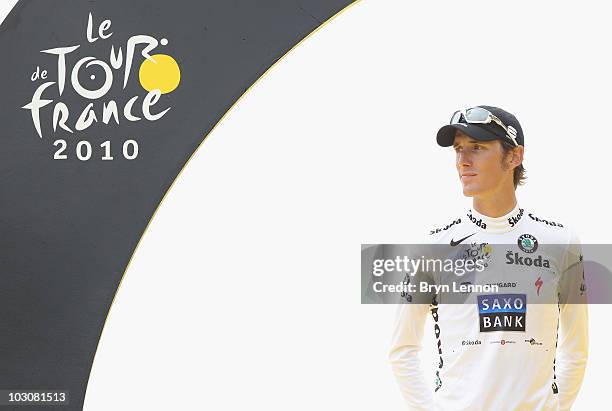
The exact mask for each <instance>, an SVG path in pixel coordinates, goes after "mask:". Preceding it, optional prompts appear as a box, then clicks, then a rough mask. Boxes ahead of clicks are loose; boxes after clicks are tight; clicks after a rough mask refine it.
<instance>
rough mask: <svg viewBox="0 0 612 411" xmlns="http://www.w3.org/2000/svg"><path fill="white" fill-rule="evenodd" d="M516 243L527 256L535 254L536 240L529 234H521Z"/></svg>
mask: <svg viewBox="0 0 612 411" xmlns="http://www.w3.org/2000/svg"><path fill="white" fill-rule="evenodd" d="M517 243H518V246H519V248H520V249H521V251H523V252H525V253H527V254H531V253H535V251H536V250H537V249H538V240H536V238H535V237H534V236H532V235H531V234H523V235H522V236H520V237H519V238H518V240H517Z"/></svg>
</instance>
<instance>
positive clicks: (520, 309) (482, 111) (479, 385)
mask: <svg viewBox="0 0 612 411" xmlns="http://www.w3.org/2000/svg"><path fill="white" fill-rule="evenodd" d="M437 141H438V144H439V145H440V146H443V147H448V146H453V147H454V149H455V152H456V162H455V166H456V169H457V175H458V177H459V180H460V182H461V185H462V187H463V194H464V195H466V196H468V197H472V199H473V202H472V209H471V210H468V211H467V212H466V213H463V214H461V215H459V216H457V217H455V218H453V219H451V220H450V221H448V222H447V223H446V222H445V223H444V224H442V225H441V226H440V227H438V228H435V229H433V230H432V231H431V232H430V239H431V243H432V244H445V247H449V249H453V250H454V249H459V248H460V247H466V249H467V251H468V254H469V252H475V253H476V254H477V255H479V258H482V259H484V260H485V261H486V268H485V269H484V271H483V272H481V273H478V272H476V273H472V274H471V276H469V277H468V276H463V277H461V278H460V280H461V282H462V284H464V283H465V284H471V283H481V284H490V285H496V286H497V287H498V291H497V292H473V293H472V294H470V295H469V296H467V297H465V296H464V300H463V303H461V304H458V303H456V301H453V302H454V303H447V304H445V301H447V302H449V301H451V299H448V298H447V297H445V296H443V295H441V294H439V293H438V294H436V295H434V296H432V298H431V304H423V303H412V301H413V300H412V297H410V296H408V298H406V296H405V295H404V301H403V302H404V304H402V305H401V306H400V307H399V311H398V317H397V321H396V323H395V329H394V333H393V340H392V346H391V349H390V352H389V360H390V362H391V364H392V368H393V371H394V373H395V376H396V379H397V381H398V383H399V386H400V389H401V391H402V394H403V396H404V398H405V400H406V403H407V404H408V406H409V409H412V410H428V411H429V410H445V411H446V410H449V411H459V410H469V411H478V410H483V411H485V410H486V411H490V410H494V411H503V410H569V409H570V408H571V406H572V403H573V402H574V400H575V398H576V396H577V394H578V390H579V388H580V385H581V383H582V379H583V375H584V370H585V366H586V360H587V346H588V340H587V322H588V321H587V305H586V293H585V290H586V287H585V285H584V272H583V268H582V254H581V248H580V245H579V243H578V241H577V239H576V237H575V236H573V234H572V232H571V231H570V230H568V229H567V227H565V225H563V224H561V223H558V222H553V221H551V220H548V219H545V218H541V217H539V216H536V215H535V214H534V213H533V212H531V211H530V210H524V209H523V208H521V207H520V206H519V205H518V203H517V200H516V196H515V190H516V187H517V185H519V184H522V182H523V180H524V169H523V166H522V161H523V153H524V144H525V143H524V136H523V131H522V129H521V126H520V124H519V122H518V120H517V119H516V118H515V117H514V116H513V115H512V114H510V113H508V112H506V111H504V110H502V109H500V108H497V107H491V106H478V107H473V108H471V109H467V110H460V111H457V112H456V113H455V114H454V115H453V117H452V119H451V124H449V125H446V126H444V127H442V128H441V129H440V130H439V131H438V135H437ZM464 255H465V254H464ZM470 255H474V254H470ZM452 274H453V276H455V275H456V274H455V273H452ZM430 275H431V279H432V281H433V282H444V281H443V278H442V277H441V276H440V275H439V274H438V273H430ZM468 280H469V281H468ZM414 301H416V300H414ZM419 301H423V300H419ZM426 301H428V300H426ZM428 314H432V317H433V323H434V330H435V335H436V338H437V354H438V355H437V357H438V361H439V363H438V366H437V370H436V381H435V386H434V387H433V389H432V387H431V386H430V385H429V384H426V382H425V380H424V377H423V372H422V370H421V367H420V364H419V358H418V353H419V351H420V349H421V340H422V337H423V331H424V324H425V319H426V317H427V315H428Z"/></svg>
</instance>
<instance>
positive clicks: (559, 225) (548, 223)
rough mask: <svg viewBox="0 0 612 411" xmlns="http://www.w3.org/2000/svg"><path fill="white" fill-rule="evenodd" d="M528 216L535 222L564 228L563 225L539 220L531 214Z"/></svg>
mask: <svg viewBox="0 0 612 411" xmlns="http://www.w3.org/2000/svg"><path fill="white" fill-rule="evenodd" d="M528 215H529V218H531V219H532V220H533V221H537V222H538V223H544V224H546V225H550V226H553V227H563V224H561V223H555V222H554V221H548V220H544V219H543V218H538V217H536V216H534V215H533V214H531V213H529V214H528Z"/></svg>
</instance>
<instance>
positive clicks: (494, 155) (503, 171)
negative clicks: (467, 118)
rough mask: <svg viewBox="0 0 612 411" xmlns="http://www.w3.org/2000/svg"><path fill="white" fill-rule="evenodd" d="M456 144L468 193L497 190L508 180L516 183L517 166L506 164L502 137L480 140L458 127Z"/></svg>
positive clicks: (456, 161) (458, 162) (484, 192)
mask: <svg viewBox="0 0 612 411" xmlns="http://www.w3.org/2000/svg"><path fill="white" fill-rule="evenodd" d="M453 148H454V149H455V153H456V160H455V165H456V167H457V172H458V173H459V179H460V180H461V184H462V186H463V194H464V195H465V196H467V197H473V196H482V195H486V194H490V193H494V192H495V191H497V189H498V188H499V187H500V186H501V185H502V184H507V183H508V180H509V181H510V183H512V184H513V182H512V179H513V168H511V167H507V166H506V167H504V165H503V164H502V157H503V154H504V153H503V149H502V146H501V143H500V142H499V141H498V140H493V141H478V140H474V139H473V138H471V137H469V136H467V135H465V134H463V133H462V132H461V131H459V130H457V133H456V134H455V142H454V144H453Z"/></svg>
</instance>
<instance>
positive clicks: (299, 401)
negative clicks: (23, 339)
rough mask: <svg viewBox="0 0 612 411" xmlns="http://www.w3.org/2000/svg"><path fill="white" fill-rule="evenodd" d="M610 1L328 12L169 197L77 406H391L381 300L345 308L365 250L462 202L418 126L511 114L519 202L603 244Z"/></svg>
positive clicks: (593, 364) (411, 237) (430, 136)
mask: <svg viewBox="0 0 612 411" xmlns="http://www.w3.org/2000/svg"><path fill="white" fill-rule="evenodd" d="M14 3H16V2H15V1H14V0H11V1H4V2H2V3H0V4H2V6H1V7H2V9H1V10H0V11H1V12H2V14H1V15H0V16H1V17H2V18H4V16H5V15H6V14H7V13H8V11H9V10H10V8H11V7H12V6H13V5H14ZM606 6H607V5H606V3H604V2H590V1H586V2H581V3H580V4H578V3H577V2H573V3H571V4H566V3H563V2H549V1H546V2H544V1H540V2H527V1H513V2H490V1H460V2H457V1H437V2H409V1H391V0H378V1H374V0H363V1H361V2H359V3H357V4H356V5H354V6H352V7H350V8H349V9H347V10H346V11H345V12H343V13H342V14H341V15H339V16H338V17H337V18H335V19H333V20H332V21H331V22H329V23H328V24H326V25H324V26H323V27H322V28H321V29H320V30H318V31H317V32H316V33H314V34H313V35H312V36H310V37H309V38H308V39H307V40H305V41H304V42H303V43H302V44H301V45H299V47H297V48H296V49H294V50H293V51H291V52H290V53H289V54H288V55H287V56H285V58H283V59H282V60H281V61H280V62H279V63H278V64H277V65H275V66H274V67H273V68H272V69H271V70H270V71H269V72H268V73H267V75H265V76H264V77H263V78H262V79H261V80H260V81H259V82H258V83H257V84H256V85H255V86H254V87H253V88H252V89H251V90H250V91H249V92H248V93H247V94H246V95H245V96H244V97H243V98H242V99H241V100H240V101H239V103H238V104H237V105H236V106H235V107H234V108H233V109H232V110H231V111H230V112H229V114H228V115H227V116H226V117H225V118H224V119H223V121H222V122H220V124H219V125H218V126H217V127H216V128H215V129H214V131H213V132H212V133H211V134H210V135H209V137H208V138H207V139H206V142H205V143H204V144H203V145H202V146H201V147H200V149H199V150H198V151H197V152H196V154H195V155H194V156H193V158H192V160H191V161H190V162H189V163H188V165H187V166H186V167H185V169H184V170H183V172H182V174H181V175H180V177H179V179H178V180H177V181H176V183H175V184H174V186H173V187H172V189H171V190H170V192H169V193H168V194H167V196H166V198H165V199H164V201H163V203H162V205H161V206H160V208H159V209H158V211H157V213H156V215H155V217H154V219H153V221H152V222H151V224H150V226H149V227H148V229H147V231H146V233H145V235H144V237H143V239H142V241H141V243H140V245H139V247H138V249H137V251H136V253H135V255H134V256H133V259H132V261H131V264H130V266H129V268H128V270H127V271H126V273H125V276H124V280H123V282H122V284H121V287H120V289H119V291H118V293H117V296H116V299H115V301H114V304H113V307H112V310H111V312H110V314H109V316H108V319H107V323H106V326H105V328H104V332H103V335H102V339H101V341H100V345H99V347H98V353H97V355H96V358H95V362H94V366H93V370H92V373H91V378H90V381H89V388H88V392H87V397H86V402H85V409H86V410H88V411H98V410H99V411H103V410H109V409H113V410H135V409H147V410H167V409H176V410H187V409H189V410H193V409H201V410H204V409H213V410H237V409H267V410H288V409H289V410H313V409H317V410H345V409H352V410H372V409H376V410H401V409H403V405H402V401H401V398H400V393H399V390H398V389H397V387H396V385H395V381H394V379H393V377H392V374H391V370H390V367H389V366H388V364H387V361H386V354H387V347H388V344H389V339H390V331H391V324H392V320H393V315H394V313H395V307H394V306H374V305H360V292H361V290H360V278H359V277H360V261H359V258H360V255H359V249H360V244H361V243H377V242H385V243H394V242H398V243H408V242H411V241H415V239H418V238H420V237H421V236H422V234H423V233H425V232H426V231H428V229H429V228H431V227H433V226H437V225H440V224H442V223H444V224H446V222H447V221H448V220H449V219H450V217H453V216H455V215H457V214H458V213H460V212H461V211H462V210H463V209H464V208H465V207H467V206H469V204H470V202H469V200H468V199H465V198H463V197H462V195H461V191H460V184H459V181H458V179H457V177H456V175H455V173H454V168H453V167H454V166H453V159H454V156H453V154H452V152H451V151H452V150H450V149H442V148H440V147H438V146H437V145H436V144H435V137H434V136H435V133H436V131H437V129H438V127H439V126H441V125H442V124H444V123H445V122H447V121H448V119H449V117H450V114H451V113H452V112H453V111H454V110H455V109H457V108H460V107H467V106H472V105H477V104H489V105H495V106H500V107H503V108H505V109H507V110H508V111H510V112H512V113H514V114H515V115H516V116H517V117H518V118H519V120H520V121H521V123H522V126H523V129H524V132H525V138H526V156H525V163H524V164H525V166H526V168H527V170H528V176H529V180H528V184H527V186H525V187H523V188H519V190H518V197H519V202H520V204H521V205H522V206H523V207H526V208H528V209H530V210H534V211H536V214H537V215H539V216H540V215H541V216H542V217H544V218H549V219H552V220H554V221H562V222H564V223H566V224H567V223H569V225H572V226H573V227H574V228H575V229H576V231H577V232H578V233H579V234H580V237H581V239H582V241H583V243H594V242H607V243H609V242H610V241H611V238H610V234H609V233H610V228H611V227H610V219H609V217H608V216H606V215H605V214H606V213H607V212H608V211H609V202H608V201H607V200H609V199H608V195H607V194H608V192H609V188H608V187H609V183H608V181H607V180H608V176H609V168H608V164H609V158H610V152H611V149H612V144H611V143H610V137H611V135H610V134H611V133H610V131H609V125H608V120H609V118H610V113H609V112H610V107H611V105H610V104H609V102H608V100H609V96H610V95H611V91H612V90H611V88H612V87H611V85H610V81H609V76H610V73H612V66H611V63H610V59H609V50H610V39H611V38H612V27H611V26H610V25H609V20H608V16H609V12H608V10H607V7H606ZM166 121H168V120H166ZM609 312H610V307H609V306H592V307H591V308H590V313H591V317H590V328H591V333H590V335H591V344H590V361H589V364H588V369H587V373H586V377H585V381H584V385H583V388H582V390H581V393H580V395H579V397H578V400H577V402H576V405H575V407H574V409H575V410H592V409H599V408H601V404H603V401H605V400H606V399H607V395H606V389H607V378H606V372H607V371H608V370H607V365H608V364H609V363H610V357H609V352H608V350H607V344H606V341H607V340H608V339H609V334H610V333H609V327H608V323H609ZM433 337H434V336H433V329H432V330H431V332H429V333H428V339H427V340H426V341H425V342H424V343H425V345H426V346H427V347H428V348H427V349H426V350H425V352H424V353H423V356H424V357H423V358H424V362H425V364H432V369H433V364H434V363H435V362H436V359H435V356H434V351H433V348H434V338H433ZM430 374H431V376H433V372H431V373H430ZM431 381H432V385H433V378H432V379H431ZM491 389H494V387H491Z"/></svg>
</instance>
